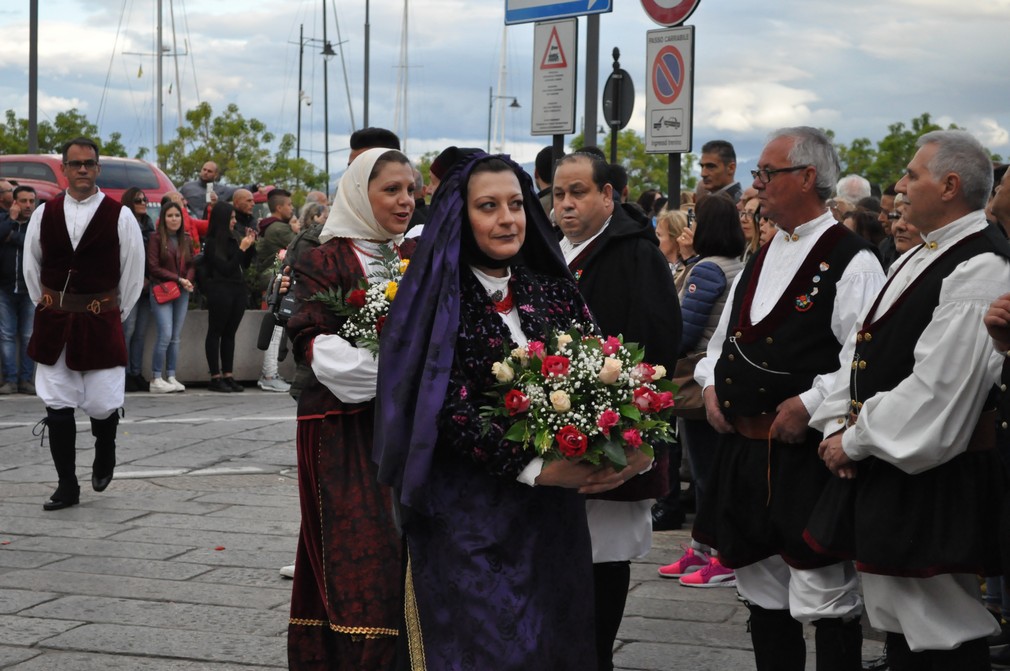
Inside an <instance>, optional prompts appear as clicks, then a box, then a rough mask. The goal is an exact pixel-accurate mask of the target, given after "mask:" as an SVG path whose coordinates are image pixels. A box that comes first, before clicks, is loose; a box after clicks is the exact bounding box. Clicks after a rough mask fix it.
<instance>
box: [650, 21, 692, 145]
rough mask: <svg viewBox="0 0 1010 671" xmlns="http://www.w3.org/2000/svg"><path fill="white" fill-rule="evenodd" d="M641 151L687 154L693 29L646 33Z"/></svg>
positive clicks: (689, 141) (690, 27)
mask: <svg viewBox="0 0 1010 671" xmlns="http://www.w3.org/2000/svg"><path fill="white" fill-rule="evenodd" d="M646 40H647V44H646V62H647V63H648V64H649V65H648V67H649V72H648V75H647V79H646V81H647V82H648V83H649V85H648V86H647V87H646V90H645V122H646V124H645V150H646V151H647V152H649V153H653V154H670V153H685V152H689V151H691V134H692V133H691V130H692V115H693V112H694V26H684V27H681V28H668V29H665V30H650V31H649V32H647V33H646Z"/></svg>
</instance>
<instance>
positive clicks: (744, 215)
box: [740, 210, 754, 221]
mask: <svg viewBox="0 0 1010 671" xmlns="http://www.w3.org/2000/svg"><path fill="white" fill-rule="evenodd" d="M740 219H742V220H743V221H754V213H753V212H749V211H747V210H741V211H740Z"/></svg>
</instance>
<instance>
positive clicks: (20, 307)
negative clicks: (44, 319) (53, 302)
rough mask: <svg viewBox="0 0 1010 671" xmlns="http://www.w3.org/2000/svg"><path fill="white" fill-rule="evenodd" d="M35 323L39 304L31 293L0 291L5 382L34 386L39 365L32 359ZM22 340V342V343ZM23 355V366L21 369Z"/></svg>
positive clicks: (0, 351)
mask: <svg viewBox="0 0 1010 671" xmlns="http://www.w3.org/2000/svg"><path fill="white" fill-rule="evenodd" d="M34 323H35V304H34V303H32V299H31V298H30V297H29V296H28V294H27V293H23V294H16V293H14V292H13V291H6V290H0V358H2V359H3V373H4V381H5V382H14V383H17V382H31V381H32V374H33V373H34V372H35V362H34V361H32V360H31V359H29V358H28V340H29V339H30V338H31V337H32V326H33V324H34ZM18 337H20V338H21V342H20V343H18V342H17V340H18ZM18 355H20V359H21V365H20V366H18V365H17V363H16V362H17V360H18Z"/></svg>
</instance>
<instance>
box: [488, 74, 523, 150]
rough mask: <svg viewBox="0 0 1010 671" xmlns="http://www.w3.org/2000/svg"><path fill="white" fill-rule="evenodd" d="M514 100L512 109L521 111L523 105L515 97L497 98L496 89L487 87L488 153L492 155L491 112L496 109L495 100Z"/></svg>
mask: <svg viewBox="0 0 1010 671" xmlns="http://www.w3.org/2000/svg"><path fill="white" fill-rule="evenodd" d="M509 98H512V104H511V105H509V107H511V108H512V109H519V108H520V107H522V105H520V104H519V101H518V100H516V99H515V98H514V97H513V96H496V95H495V94H494V87H492V86H489V87H487V153H489V154H490V153H491V110H492V109H493V108H494V101H495V100H501V99H504V100H508V99H509Z"/></svg>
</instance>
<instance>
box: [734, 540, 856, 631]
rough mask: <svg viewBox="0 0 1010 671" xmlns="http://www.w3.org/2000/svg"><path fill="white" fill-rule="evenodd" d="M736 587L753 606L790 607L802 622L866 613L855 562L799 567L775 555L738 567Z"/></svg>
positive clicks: (776, 608)
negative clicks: (853, 563)
mask: <svg viewBox="0 0 1010 671" xmlns="http://www.w3.org/2000/svg"><path fill="white" fill-rule="evenodd" d="M736 588H737V590H738V591H739V592H740V596H742V597H743V598H744V599H746V600H747V601H749V602H751V603H753V604H754V605H756V606H760V607H761V608H764V609H766V610H786V609H788V610H789V614H790V615H792V616H793V618H794V619H796V620H798V621H800V622H813V621H814V620H820V619H822V618H829V617H834V618H842V619H846V620H849V619H852V618H854V617H857V616H858V615H860V614H861V613H862V612H863V602H862V599H861V598H860V597H859V576H858V574H857V573H856V569H855V568H854V567H853V565H852V562H839V563H837V564H831V565H829V566H825V567H823V568H815V569H796V568H792V567H791V566H789V565H788V564H786V563H785V561H783V560H782V557H779V556H777V555H776V556H774V557H768V558H767V559H762V560H761V561H759V562H755V563H754V564H750V565H748V566H744V567H742V568H738V569H736Z"/></svg>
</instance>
